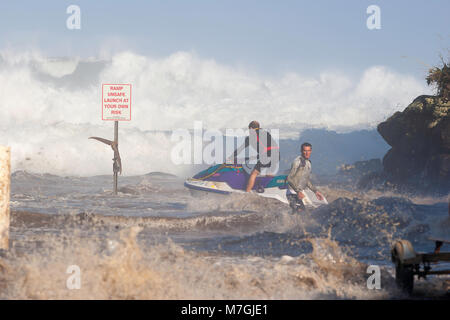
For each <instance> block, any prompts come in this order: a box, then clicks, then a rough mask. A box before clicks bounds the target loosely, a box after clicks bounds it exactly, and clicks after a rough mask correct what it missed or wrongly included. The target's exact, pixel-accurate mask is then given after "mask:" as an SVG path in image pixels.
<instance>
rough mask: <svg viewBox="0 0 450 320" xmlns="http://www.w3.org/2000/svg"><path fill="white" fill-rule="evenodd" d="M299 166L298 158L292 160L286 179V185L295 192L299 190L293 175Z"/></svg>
mask: <svg viewBox="0 0 450 320" xmlns="http://www.w3.org/2000/svg"><path fill="white" fill-rule="evenodd" d="M299 166H300V160H299V159H295V160H294V162H292V165H291V171H290V172H289V175H288V176H287V179H286V180H287V183H288V185H289V186H290V187H291V188H292V189H293V190H294V191H295V192H297V193H298V192H299V191H301V190H300V189H299V188H298V186H297V185H296V183H295V181H294V176H295V175H296V173H297V171H298V170H299Z"/></svg>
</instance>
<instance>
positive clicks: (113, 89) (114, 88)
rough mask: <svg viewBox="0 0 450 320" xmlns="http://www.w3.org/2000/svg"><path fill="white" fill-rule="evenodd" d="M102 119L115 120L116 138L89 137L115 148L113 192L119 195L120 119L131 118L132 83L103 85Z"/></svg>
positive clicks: (126, 119)
mask: <svg viewBox="0 0 450 320" xmlns="http://www.w3.org/2000/svg"><path fill="white" fill-rule="evenodd" d="M102 120H113V121H114V140H113V141H111V140H108V139H104V138H100V137H89V139H95V140H98V141H100V142H103V143H105V144H107V145H109V146H111V148H112V149H113V151H114V158H113V159H112V160H113V192H114V194H115V195H117V185H118V174H119V173H120V174H122V160H121V159H120V154H119V121H130V120H131V84H104V85H103V87H102Z"/></svg>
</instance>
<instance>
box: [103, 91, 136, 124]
mask: <svg viewBox="0 0 450 320" xmlns="http://www.w3.org/2000/svg"><path fill="white" fill-rule="evenodd" d="M102 120H113V121H130V120H131V84H104V85H103V86H102Z"/></svg>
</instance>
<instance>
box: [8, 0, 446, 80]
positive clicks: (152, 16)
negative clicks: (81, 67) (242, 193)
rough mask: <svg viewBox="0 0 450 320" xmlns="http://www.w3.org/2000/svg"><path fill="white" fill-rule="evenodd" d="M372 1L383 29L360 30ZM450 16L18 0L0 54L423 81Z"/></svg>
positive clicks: (426, 8) (429, 9)
mask: <svg viewBox="0 0 450 320" xmlns="http://www.w3.org/2000/svg"><path fill="white" fill-rule="evenodd" d="M71 4H76V5H78V6H80V8H81V30H68V29H67V28H66V20H67V17H68V16H69V15H68V14H67V13H66V8H67V7H68V6H69V5H71ZM371 4H375V5H378V6H379V7H380V9H381V30H368V29H367V27H366V20H367V17H368V14H367V13H366V8H367V7H368V6H369V5H371ZM448 12H450V1H448V0H432V1H411V0H409V1H406V0H397V1H393V0H389V1H376V0H371V1H365V0H346V1H343V0H341V1H321V0H317V1H261V0H260V1H255V0H252V1H235V0H232V1H230V0H227V1H194V0H192V1H173V0H172V1H105V0H99V1H92V0H89V1H75V0H73V1H42V0H41V1H20V0H18V1H11V2H9V1H8V2H2V3H1V4H0V37H1V39H2V41H1V42H0V48H8V47H9V48H14V49H32V48H33V49H39V50H41V51H42V52H44V53H45V54H47V55H49V56H82V57H87V56H98V55H99V54H100V52H101V51H102V50H111V51H113V52H116V51H121V50H127V49H129V50H132V51H134V52H136V53H139V54H143V55H149V56H155V57H161V56H167V55H170V54H172V53H174V52H177V51H190V52H194V53H196V54H197V55H198V56H200V57H201V58H205V59H214V60H216V61H217V62H219V63H222V64H226V65H232V66H238V67H244V68H246V69H248V70H254V71H256V72H258V73H263V74H282V73H286V72H297V73H300V74H308V75H311V74H318V73H319V72H321V71H324V70H337V71H343V72H345V73H347V74H350V75H351V74H359V73H360V72H361V71H362V70H364V69H366V68H368V67H370V66H373V65H384V66H388V67H390V68H392V69H393V70H395V71H398V72H403V73H410V74H412V75H414V76H416V77H418V78H421V77H423V76H424V75H425V73H426V69H427V68H426V67H425V65H424V64H428V65H432V64H436V63H438V62H439V53H443V54H446V52H447V51H446V50H448V48H449V47H450V46H449V44H450V19H448ZM405 56H406V58H405Z"/></svg>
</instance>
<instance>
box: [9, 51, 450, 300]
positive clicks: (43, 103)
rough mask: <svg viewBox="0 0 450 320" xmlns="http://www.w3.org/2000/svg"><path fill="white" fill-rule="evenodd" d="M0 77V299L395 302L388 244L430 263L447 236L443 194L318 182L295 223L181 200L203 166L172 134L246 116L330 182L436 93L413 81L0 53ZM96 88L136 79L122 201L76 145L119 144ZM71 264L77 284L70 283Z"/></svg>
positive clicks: (427, 287)
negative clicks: (3, 195)
mask: <svg viewBox="0 0 450 320" xmlns="http://www.w3.org/2000/svg"><path fill="white" fill-rule="evenodd" d="M0 81H1V82H2V84H3V85H2V86H1V88H0V144H1V145H5V146H9V147H11V169H12V172H13V174H12V177H11V202H10V207H11V228H10V242H11V248H10V250H8V251H7V252H3V253H2V254H1V255H0V298H1V299H21V298H24V299H396V298H402V297H405V296H404V295H403V293H401V292H399V291H398V289H397V288H396V287H395V284H394V278H393V272H394V271H393V265H392V263H391V262H390V246H391V244H392V242H393V241H394V240H395V239H399V238H405V239H409V240H410V241H411V242H413V244H414V247H415V248H417V250H424V251H432V250H433V243H432V242H430V241H428V240H427V237H428V236H430V235H434V234H436V233H437V234H440V235H444V236H445V235H448V234H449V233H450V232H449V224H450V223H449V221H448V213H447V201H448V200H447V199H431V198H426V199H425V198H424V199H421V198H417V197H416V198H411V199H409V198H407V197H406V196H402V195H396V194H388V193H386V194H383V193H379V192H377V193H376V192H369V193H356V192H350V191H346V190H340V189H333V188H331V187H330V186H326V185H325V183H324V185H322V186H320V188H321V190H322V191H323V193H324V194H325V195H326V196H327V198H328V200H329V202H330V204H329V205H328V206H325V207H321V208H318V209H317V210H314V211H309V212H305V213H304V214H301V215H292V214H291V213H290V209H289V207H288V206H286V205H284V204H282V203H280V202H278V201H277V200H273V199H266V198H261V197H258V196H256V195H242V194H240V195H239V194H235V195H228V196H224V195H217V194H206V193H198V192H197V193H191V191H190V190H187V189H186V188H185V187H184V186H183V182H184V179H185V178H186V177H188V176H191V175H193V173H194V172H196V171H199V170H200V166H196V165H188V164H186V165H175V164H174V162H173V161H171V151H172V150H173V147H174V142H173V141H172V139H171V134H172V132H173V130H176V129H180V128H182V129H184V128H185V129H188V130H192V129H193V126H194V123H195V122H196V121H201V122H202V124H203V128H204V129H220V130H224V129H226V128H230V129H235V128H246V127H247V125H248V123H249V121H251V120H258V121H260V123H261V125H262V127H264V128H270V129H279V130H280V139H282V141H284V142H283V143H281V144H280V145H281V146H282V148H283V149H282V161H283V162H282V163H284V164H286V166H288V165H289V164H290V161H291V160H292V158H293V157H294V156H295V155H297V154H298V149H299V146H300V144H301V142H303V141H300V139H299V133H300V132H306V133H307V135H306V136H307V137H309V138H308V139H314V141H315V142H314V151H313V155H312V159H313V172H314V173H317V172H319V171H320V170H322V171H323V172H326V173H329V172H330V171H333V170H334V169H335V167H336V166H338V165H340V164H341V163H337V162H333V161H331V160H333V159H340V160H339V161H349V162H351V161H357V160H367V159H370V158H377V157H378V158H381V157H382V156H383V155H384V152H385V150H386V145H385V144H383V143H381V142H380V139H379V137H377V136H376V132H374V129H375V128H376V125H377V124H378V123H379V122H381V121H383V120H385V119H386V118H387V117H389V116H390V115H392V114H393V113H394V112H396V111H401V110H403V109H404V108H405V107H406V106H407V105H408V104H409V103H410V102H411V101H412V99H414V98H415V97H416V96H418V95H420V94H429V93H431V91H430V90H431V89H430V88H428V87H426V85H425V83H424V81H419V80H417V79H415V78H414V77H412V76H410V75H408V74H401V73H398V72H396V71H395V70H390V69H389V68H386V67H384V66H379V65H374V66H370V67H368V68H367V69H366V70H361V74H360V75H359V76H357V77H356V78H355V77H354V76H349V75H347V74H346V73H345V70H344V71H337V70H333V71H327V70H324V71H321V72H320V73H318V74H316V75H307V74H300V73H293V72H290V73H289V72H288V73H286V74H281V75H267V74H256V73H255V72H253V71H251V70H246V69H245V67H242V66H241V67H234V66H227V65H221V64H219V63H217V62H216V61H214V60H213V59H204V58H202V57H199V56H197V55H196V54H194V53H189V52H175V53H173V54H171V55H170V56H166V57H158V58H155V57H151V56H144V55H141V54H138V53H135V52H132V51H124V52H118V53H115V54H112V55H110V56H102V57H92V58H86V59H82V58H79V57H65V58H49V57H47V56H45V55H44V54H42V53H40V52H38V51H34V50H29V51H23V50H22V51H21V50H14V49H2V50H0ZM103 83H130V84H132V92H133V95H132V120H131V121H130V122H121V123H120V125H119V149H120V154H121V158H122V163H123V174H124V175H123V176H120V178H119V188H120V189H119V194H118V195H117V196H114V195H113V194H112V177H111V175H110V172H111V171H112V170H111V158H112V151H111V149H110V148H109V147H107V146H105V145H102V144H100V143H98V142H97V141H93V140H88V138H89V137H91V136H98V137H103V138H107V139H112V137H113V125H112V123H110V122H107V123H105V122H103V121H102V120H101V87H102V84H103ZM307 130H309V131H307ZM311 130H312V131H311ZM314 130H324V131H323V132H325V134H322V133H320V132H319V133H317V132H316V131H314ZM327 130H330V132H331V130H332V131H334V132H331V133H330V134H327ZM358 130H370V132H369V131H368V132H369V133H364V132H363V131H358ZM308 132H309V136H308ZM321 132H322V131H321ZM361 132H362V133H361ZM337 133H348V136H337ZM347 137H353V138H352V139H353V140H352V141H353V142H354V143H356V144H355V146H356V147H355V146H352V142H350V143H347V144H346V145H344V142H345V140H347ZM324 141H325V142H326V143H325V142H324ZM343 141H344V142H343ZM330 149H333V150H332V151H333V153H330ZM352 152H354V153H352ZM315 159H321V160H320V161H315ZM330 159H331V160H330ZM202 166H203V167H204V166H205V164H202ZM325 166H326V168H325ZM284 169H285V168H284ZM315 169H316V171H314V170H315ZM148 172H152V173H150V174H147V173H148ZM369 265H378V266H380V268H381V276H382V279H381V289H380V290H369V289H368V288H367V285H366V283H367V278H368V277H369V276H370V274H368V273H367V267H368V266H369ZM71 266H77V267H78V268H79V270H80V281H81V282H80V285H81V286H80V288H79V289H75V290H71V289H69V288H68V286H67V281H68V279H69V278H70V276H71V274H69V273H67V271H68V270H69V271H70V270H71ZM447 283H448V278H445V277H435V278H432V279H428V280H427V281H424V280H420V281H418V282H417V288H416V293H415V294H416V297H417V298H424V299H427V298H434V297H445V294H446V291H447V289H446V285H447Z"/></svg>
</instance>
